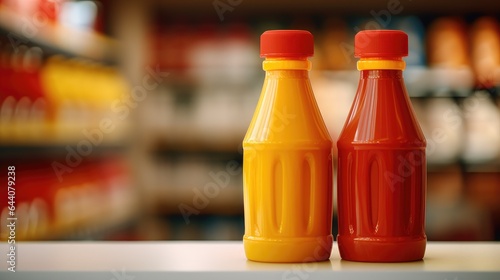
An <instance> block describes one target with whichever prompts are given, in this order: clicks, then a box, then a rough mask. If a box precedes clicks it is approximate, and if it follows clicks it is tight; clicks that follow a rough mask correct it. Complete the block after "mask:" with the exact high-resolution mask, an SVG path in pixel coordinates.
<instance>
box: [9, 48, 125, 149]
mask: <svg viewBox="0 0 500 280" xmlns="http://www.w3.org/2000/svg"><path fill="white" fill-rule="evenodd" d="M0 55H1V61H0V73H1V74H2V75H1V77H0V79H1V80H2V86H1V87H0V93H1V95H0V122H1V124H2V126H1V129H0V142H2V143H49V144H50V143H52V144H56V143H70V142H71V141H75V140H79V139H82V138H85V137H87V138H88V137H89V134H91V133H92V131H93V130H96V129H98V130H100V131H102V132H101V134H103V135H104V136H103V137H102V138H104V140H105V141H110V142H113V141H116V140H118V139H119V138H120V137H121V136H122V135H123V130H124V128H125V127H126V121H123V120H122V119H121V118H120V117H121V116H117V114H116V113H113V111H112V106H113V102H119V101H120V100H125V99H126V98H127V97H126V94H128V91H127V87H128V85H127V83H126V82H125V81H124V80H123V78H122V77H121V76H120V74H119V73H118V72H117V69H115V68H113V67H110V66H105V65H102V64H98V63H95V62H91V61H88V60H83V59H76V58H72V59H69V58H64V57H62V56H57V55H55V56H51V57H48V58H46V59H44V57H43V52H42V50H41V49H40V48H38V47H31V48H28V47H19V49H18V51H17V52H12V51H10V50H9V49H8V48H3V49H2V50H1V54H0ZM101 140H102V139H97V140H95V141H97V142H96V143H94V145H100V144H101V142H100V141H101ZM95 141H94V142H95Z"/></svg>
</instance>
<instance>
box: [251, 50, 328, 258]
mask: <svg viewBox="0 0 500 280" xmlns="http://www.w3.org/2000/svg"><path fill="white" fill-rule="evenodd" d="M309 68H310V63H309V61H307V59H305V58H303V59H297V60H280V59H278V60H274V59H266V61H264V69H265V70H266V77H265V80H264V86H263V89H262V93H261V96H260V100H259V103H258V105H257V109H256V111H255V114H254V116H253V119H252V122H251V124H250V127H249V128H248V131H247V134H246V136H245V139H244V141H243V148H244V154H243V188H244V206H245V236H244V238H243V243H244V247H245V253H246V256H247V258H248V259H250V260H254V261H262V262H311V261H322V260H326V259H328V258H329V257H330V253H331V248H332V241H333V238H332V234H331V228H332V141H331V138H330V135H329V133H328V131H327V129H326V126H325V124H324V122H323V119H322V117H321V115H320V112H319V109H318V106H317V104H316V100H315V98H314V95H313V91H312V89H311V85H310V81H309V77H308V71H307V70H308V69H309Z"/></svg>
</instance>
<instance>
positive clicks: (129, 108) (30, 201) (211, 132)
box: [0, 0, 500, 241]
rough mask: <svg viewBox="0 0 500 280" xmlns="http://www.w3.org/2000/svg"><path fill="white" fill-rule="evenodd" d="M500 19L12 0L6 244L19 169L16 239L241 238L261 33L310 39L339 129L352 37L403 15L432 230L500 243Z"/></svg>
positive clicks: (2, 40) (269, 6)
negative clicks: (299, 33) (294, 32)
mask: <svg viewBox="0 0 500 280" xmlns="http://www.w3.org/2000/svg"><path fill="white" fill-rule="evenodd" d="M499 15H500V5H499V4H498V3H496V2H495V1H488V0H475V1H451V0H446V1H431V0H419V1H417V0H413V1H412V0H400V1H398V0H377V1H368V0H361V1H349V0H340V1H320V0H309V1H300V2H299V1H285V0H279V1H263V0H254V1H249V0H213V1H212V0H209V1H202V0H194V1H173V0H172V1H166V0H164V1H162V0H141V1H139V0H129V1H118V0H116V1H112V0H100V1H75V0H58V1H56V0H53V1H50V0H23V1H16V0H0V178H1V181H0V182H1V187H0V189H1V194H0V198H1V200H0V210H1V223H2V226H1V230H0V232H1V239H3V240H5V239H6V238H7V234H8V233H7V230H6V229H7V228H6V226H5V225H4V224H5V223H6V222H7V217H8V215H9V214H8V209H7V207H8V206H9V205H8V203H7V202H8V200H7V172H8V170H7V168H8V166H15V172H16V181H15V187H16V196H15V203H16V204H15V206H16V215H17V217H18V221H17V228H16V234H17V236H16V238H17V240H87V239H90V240H175V239H197V240H198V239H199V240H205V239H207V240H213V239H224V240H228V239H230V240H231V239H232V240H239V239H241V238H242V235H243V231H244V227H243V197H242V177H241V164H242V150H241V142H242V139H243V136H244V134H245V132H246V129H247V127H248V125H249V122H250V119H251V117H252V114H253V111H254V109H255V106H256V104H257V100H258V97H259V94H260V89H261V87H262V81H263V78H264V72H263V71H262V69H261V61H262V60H261V58H260V57H259V53H258V44H259V35H260V34H261V33H262V32H263V31H265V30H268V29H282V28H293V29H307V30H310V31H311V32H312V33H313V34H314V36H315V48H316V49H315V56H314V58H312V61H313V70H312V71H311V73H310V76H311V80H312V85H313V89H314V91H315V95H316V99H317V101H318V103H319V106H320V109H321V112H322V114H323V117H324V119H325V122H326V123H327V126H328V129H329V131H330V134H331V135H332V138H333V139H334V140H336V138H337V137H338V135H339V133H340V131H341V129H342V126H343V123H344V120H345V118H346V115H347V113H348V111H349V108H350V106H351V102H352V100H353V97H354V93H355V90H356V86H357V82H358V81H357V79H358V72H357V71H356V67H355V62H356V61H355V59H354V57H353V37H354V34H355V33H356V32H358V31H360V30H364V29H381V28H393V29H402V30H404V31H406V32H407V33H408V35H409V38H410V52H411V54H410V56H409V57H408V58H406V62H407V65H408V67H407V70H406V71H405V79H406V85H407V88H408V91H409V94H410V96H411V99H412V102H413V105H414V109H415V111H416V114H417V116H418V119H419V121H420V124H421V126H422V128H423V130H424V132H425V135H426V137H427V140H428V143H429V144H428V145H429V146H428V150H427V153H428V193H427V234H428V238H429V240H463V241H474V240H500V97H499V95H498V90H499V87H500V31H499V30H500V29H499V28H500V25H499V24H500V22H499V18H500V17H499ZM334 214H336V210H335V212H334ZM335 216H336V215H335ZM336 231H337V230H336V223H335V222H334V227H333V232H334V233H336Z"/></svg>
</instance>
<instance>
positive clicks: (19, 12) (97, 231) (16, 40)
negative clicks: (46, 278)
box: [0, 0, 138, 241]
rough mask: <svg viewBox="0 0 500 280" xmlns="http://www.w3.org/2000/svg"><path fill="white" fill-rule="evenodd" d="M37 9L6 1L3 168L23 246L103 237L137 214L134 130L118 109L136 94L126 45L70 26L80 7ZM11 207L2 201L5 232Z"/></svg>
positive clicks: (0, 5)
mask: <svg viewBox="0 0 500 280" xmlns="http://www.w3.org/2000/svg"><path fill="white" fill-rule="evenodd" d="M84 2H85V3H83V2H81V3H83V5H87V8H88V7H89V6H88V5H91V6H90V8H95V9H97V6H96V5H95V4H94V3H93V2H91V1H84ZM33 3H35V1H31V2H30V3H28V1H26V2H23V3H16V2H14V1H0V161H1V162H2V164H1V167H2V169H3V170H7V167H8V166H13V167H14V168H15V185H14V187H15V190H16V191H15V200H14V201H15V207H16V210H15V215H16V217H18V222H17V230H16V234H17V235H16V238H17V240H19V241H21V240H54V239H82V238H83V239H92V238H96V237H98V236H101V235H103V234H104V235H105V234H106V233H107V232H109V231H112V230H113V229H115V228H119V227H121V226H123V225H126V224H128V223H130V222H131V221H133V220H134V219H136V216H137V212H138V211H137V203H136V200H135V189H134V188H133V184H132V181H131V178H130V177H131V176H130V170H128V169H129V167H128V164H127V161H128V159H127V157H128V155H127V154H128V150H129V146H130V141H128V140H127V135H128V132H127V130H128V129H129V126H130V124H129V122H127V121H122V120H121V119H119V118H117V117H116V116H115V115H113V114H112V113H111V112H112V110H110V108H111V106H112V102H114V101H116V100H120V99H121V98H125V97H126V96H127V94H128V85H127V82H126V81H125V80H124V78H123V77H122V76H121V74H120V73H119V69H118V68H117V65H118V62H119V61H118V57H117V53H118V51H117V50H118V49H119V45H118V43H117V41H116V40H115V39H112V38H111V37H109V36H107V35H104V34H102V33H100V32H98V31H96V30H94V29H92V28H86V29H84V28H76V27H70V26H67V25H64V24H62V23H61V22H60V18H58V15H60V14H58V12H60V11H62V10H63V9H64V8H65V6H64V5H66V4H67V5H73V4H75V2H72V1H63V2H57V3H56V2H50V1H44V0H42V1H39V3H38V6H36V5H35V6H33ZM81 3H80V4H81ZM35 4H36V3H35ZM23 5H24V6H23ZM30 5H31V6H30ZM21 7H23V8H21ZM26 7H30V8H31V10H29V11H26V10H23V9H26ZM23 11H24V12H23ZM95 11H96V10H94V12H95ZM86 12H88V10H87V11H86ZM87 15H88V13H87ZM80 19H81V18H80ZM4 176H7V173H6V172H3V174H2V175H1V178H2V179H3V178H5V179H7V178H6V177H4ZM8 206H9V205H8V204H7V199H2V202H1V203H0V209H1V210H0V212H1V217H2V226H3V227H5V226H6V225H4V223H5V222H6V221H7V217H8V215H9V211H8V208H7V207H8ZM6 234H8V232H7V231H4V230H2V235H1V236H0V239H1V240H5V239H6V238H7V236H6Z"/></svg>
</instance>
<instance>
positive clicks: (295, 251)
mask: <svg viewBox="0 0 500 280" xmlns="http://www.w3.org/2000/svg"><path fill="white" fill-rule="evenodd" d="M332 244H333V236H332V235H327V236H319V237H308V238H284V239H270V238H261V237H251V236H244V237H243V245H244V247H245V254H246V256H247V258H248V259H249V260H251V261H257V262H274V263H294V262H297V263H298V262H319V261H324V260H327V259H329V258H330V254H331V252H332Z"/></svg>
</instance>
